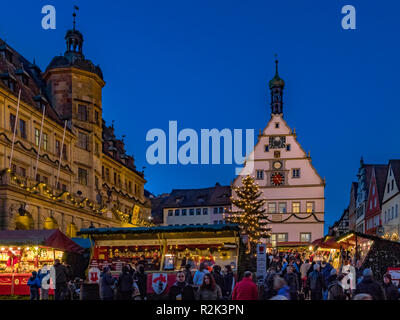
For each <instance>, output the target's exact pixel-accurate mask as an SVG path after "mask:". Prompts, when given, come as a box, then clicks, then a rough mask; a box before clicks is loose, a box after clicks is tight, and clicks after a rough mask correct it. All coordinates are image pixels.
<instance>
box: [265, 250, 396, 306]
mask: <svg viewBox="0 0 400 320" xmlns="http://www.w3.org/2000/svg"><path fill="white" fill-rule="evenodd" d="M268 265H269V268H268V272H267V275H266V277H265V279H264V285H263V294H262V298H263V299H274V300H276V299H280V300H306V299H307V300H352V299H354V300H360V299H362V300H399V299H400V291H399V289H400V288H399V287H398V286H396V285H395V284H394V283H393V281H392V277H391V275H390V274H389V273H386V274H385V275H384V277H383V281H382V282H379V281H376V280H374V275H373V272H372V270H371V269H369V268H366V269H363V268H362V266H361V263H360V261H357V263H356V265H355V266H354V264H353V261H352V260H351V259H347V260H345V261H344V263H343V265H342V266H340V267H339V268H337V269H335V268H334V267H333V266H332V264H331V261H326V260H324V259H313V258H312V257H311V258H305V257H304V256H303V255H301V254H300V253H282V252H281V253H277V254H271V255H269V257H268Z"/></svg>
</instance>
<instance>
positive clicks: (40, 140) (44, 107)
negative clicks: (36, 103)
mask: <svg viewBox="0 0 400 320" xmlns="http://www.w3.org/2000/svg"><path fill="white" fill-rule="evenodd" d="M45 112H46V105H43V115H42V123H41V125H40V136H39V147H38V153H37V157H36V165H35V175H34V176H33V179H35V180H36V176H37V169H38V164H39V155H40V145H41V144H42V135H43V122H44V114H45ZM39 182H40V181H39Z"/></svg>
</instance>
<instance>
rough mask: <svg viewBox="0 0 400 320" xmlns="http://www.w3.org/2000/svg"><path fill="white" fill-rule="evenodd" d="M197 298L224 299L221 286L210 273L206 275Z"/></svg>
mask: <svg viewBox="0 0 400 320" xmlns="http://www.w3.org/2000/svg"><path fill="white" fill-rule="evenodd" d="M197 300H222V292H221V288H220V287H219V285H217V284H216V283H215V279H214V278H213V276H212V275H211V274H210V273H207V274H206V275H204V278H203V284H202V285H201V286H200V289H199V291H198V292H197Z"/></svg>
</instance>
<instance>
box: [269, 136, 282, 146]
mask: <svg viewBox="0 0 400 320" xmlns="http://www.w3.org/2000/svg"><path fill="white" fill-rule="evenodd" d="M285 145H286V137H279V136H275V137H269V147H270V148H272V149H280V148H285Z"/></svg>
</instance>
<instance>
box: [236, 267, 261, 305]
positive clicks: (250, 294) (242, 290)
mask: <svg viewBox="0 0 400 320" xmlns="http://www.w3.org/2000/svg"><path fill="white" fill-rule="evenodd" d="M232 300H258V290H257V286H256V284H255V283H254V282H253V279H252V274H251V272H250V271H246V272H245V273H244V277H243V279H242V281H240V282H238V283H237V284H236V286H235V288H234V289H233V294H232Z"/></svg>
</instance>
